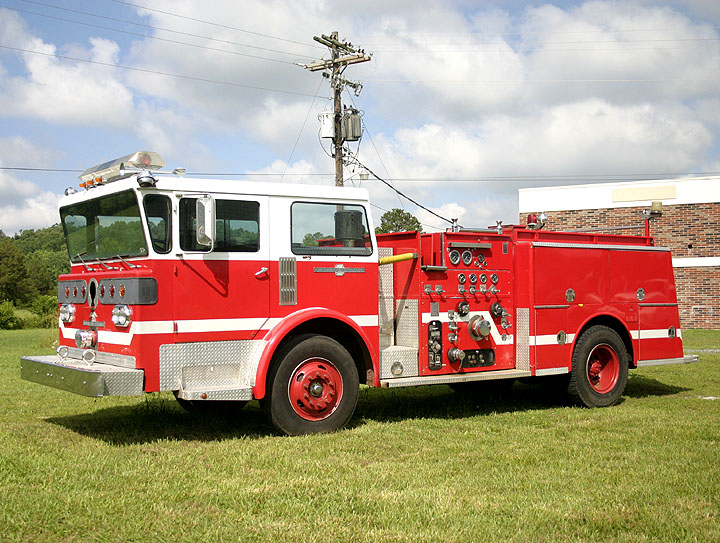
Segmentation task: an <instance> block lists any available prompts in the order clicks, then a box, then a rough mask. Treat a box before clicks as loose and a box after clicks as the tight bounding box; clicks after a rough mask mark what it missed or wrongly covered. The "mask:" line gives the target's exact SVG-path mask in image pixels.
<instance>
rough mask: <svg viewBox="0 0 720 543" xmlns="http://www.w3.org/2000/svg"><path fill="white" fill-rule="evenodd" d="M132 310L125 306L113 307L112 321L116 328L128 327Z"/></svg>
mask: <svg viewBox="0 0 720 543" xmlns="http://www.w3.org/2000/svg"><path fill="white" fill-rule="evenodd" d="M131 316H132V309H130V308H129V307H128V306H126V305H116V306H115V307H113V312H112V321H113V324H114V325H115V326H117V327H118V328H127V327H128V326H129V325H130V317H131Z"/></svg>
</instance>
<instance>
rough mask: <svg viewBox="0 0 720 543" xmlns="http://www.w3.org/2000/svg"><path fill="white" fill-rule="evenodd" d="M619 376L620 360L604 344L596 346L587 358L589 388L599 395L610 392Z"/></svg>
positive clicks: (610, 348)
mask: <svg viewBox="0 0 720 543" xmlns="http://www.w3.org/2000/svg"><path fill="white" fill-rule="evenodd" d="M619 376H620V359H619V358H618V355H617V353H616V352H615V351H614V350H613V349H612V347H610V346H609V345H606V344H601V345H597V346H596V347H595V348H594V349H593V350H592V351H591V352H590V355H589V356H588V360H587V377H588V381H589V383H590V386H592V388H593V389H594V390H595V392H597V393H599V394H606V393H608V392H610V391H611V390H612V389H613V387H614V386H615V384H616V383H617V381H618V378H619Z"/></svg>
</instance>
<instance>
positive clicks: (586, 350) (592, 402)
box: [568, 325, 628, 407]
mask: <svg viewBox="0 0 720 543" xmlns="http://www.w3.org/2000/svg"><path fill="white" fill-rule="evenodd" d="M601 344H606V345H608V346H609V347H611V348H612V350H613V351H615V353H616V354H617V356H618V359H619V363H620V373H619V375H618V379H617V383H616V384H615V386H614V387H613V389H612V390H611V391H609V392H607V393H605V394H600V393H598V392H597V391H596V390H595V389H594V388H593V386H592V385H591V383H590V382H589V381H588V377H587V361H588V360H587V359H588V356H589V355H590V353H591V352H592V350H593V349H594V348H595V347H596V346H597V345H601ZM627 378H628V354H627V352H626V350H625V343H624V342H623V340H622V338H621V337H620V335H619V334H618V333H617V332H616V331H615V330H613V329H612V328H609V327H608V326H604V325H595V326H592V327H591V328H588V329H587V330H586V331H585V332H583V334H582V336H580V339H579V340H578V342H577V343H576V344H575V350H574V351H573V356H572V371H571V372H570V382H569V384H568V394H569V395H570V397H571V398H572V399H573V400H574V401H575V402H577V403H579V404H582V405H584V406H586V407H609V406H611V405H614V404H616V403H617V402H618V401H619V400H620V397H621V396H622V394H623V392H625V386H626V385H627Z"/></svg>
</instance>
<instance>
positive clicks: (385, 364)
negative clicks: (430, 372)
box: [380, 347, 419, 379]
mask: <svg viewBox="0 0 720 543" xmlns="http://www.w3.org/2000/svg"><path fill="white" fill-rule="evenodd" d="M395 364H400V367H401V368H402V373H399V374H397V375H396V374H394V373H393V372H392V368H393V366H394V365H395ZM418 374H419V370H418V351H417V349H413V348H411V347H388V348H387V349H383V350H382V351H381V352H380V379H395V378H398V377H417V376H418Z"/></svg>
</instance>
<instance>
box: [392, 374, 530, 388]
mask: <svg viewBox="0 0 720 543" xmlns="http://www.w3.org/2000/svg"><path fill="white" fill-rule="evenodd" d="M531 375H532V373H531V372H529V371H525V370H495V371H479V372H475V373H460V374H457V373H456V374H452V375H427V376H425V377H399V378H397V379H388V380H383V381H380V386H381V387H382V388H395V387H412V386H418V385H447V384H450V383H469V382H471V381H491V380H493V379H516V378H518V377H530V376H531Z"/></svg>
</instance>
